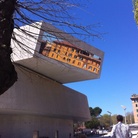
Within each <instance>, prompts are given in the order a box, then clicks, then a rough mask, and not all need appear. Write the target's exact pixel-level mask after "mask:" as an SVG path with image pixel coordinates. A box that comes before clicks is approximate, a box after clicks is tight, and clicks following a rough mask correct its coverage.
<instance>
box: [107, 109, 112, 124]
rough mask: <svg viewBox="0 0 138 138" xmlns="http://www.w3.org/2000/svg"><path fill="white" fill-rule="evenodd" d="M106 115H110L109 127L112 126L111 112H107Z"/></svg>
mask: <svg viewBox="0 0 138 138" xmlns="http://www.w3.org/2000/svg"><path fill="white" fill-rule="evenodd" d="M107 112H108V113H109V115H110V126H111V125H112V119H111V114H112V113H111V112H110V111H107Z"/></svg>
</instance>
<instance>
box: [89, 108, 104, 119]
mask: <svg viewBox="0 0 138 138" xmlns="http://www.w3.org/2000/svg"><path fill="white" fill-rule="evenodd" d="M89 110H90V115H91V116H95V117H97V116H98V115H100V114H101V112H102V109H101V108H100V107H95V108H92V107H89Z"/></svg>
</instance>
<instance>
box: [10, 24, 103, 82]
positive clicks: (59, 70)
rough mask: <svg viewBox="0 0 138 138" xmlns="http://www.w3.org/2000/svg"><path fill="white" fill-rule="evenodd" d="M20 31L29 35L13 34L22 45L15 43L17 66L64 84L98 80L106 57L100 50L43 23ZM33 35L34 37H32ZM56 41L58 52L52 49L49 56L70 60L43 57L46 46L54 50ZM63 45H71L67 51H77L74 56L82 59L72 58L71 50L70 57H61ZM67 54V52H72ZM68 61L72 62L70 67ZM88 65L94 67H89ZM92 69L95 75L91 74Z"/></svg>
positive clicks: (18, 32)
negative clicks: (74, 62)
mask: <svg viewBox="0 0 138 138" xmlns="http://www.w3.org/2000/svg"><path fill="white" fill-rule="evenodd" d="M21 29H23V30H26V31H27V33H28V34H26V33H24V31H21V30H17V29H15V30H14V32H15V35H16V39H17V40H18V41H19V42H18V43H17V42H16V41H12V47H13V53H14V54H13V57H12V58H13V60H14V62H15V63H18V64H20V65H22V66H25V67H26V68H29V69H31V70H33V71H35V72H37V73H40V74H42V75H44V76H46V77H49V78H51V79H53V80H55V81H57V82H59V83H61V84H64V83H70V82H77V81H83V80H90V79H97V78H99V77H100V74H101V70H102V64H103V56H104V53H103V52H102V51H101V50H99V49H97V48H95V47H93V46H91V45H88V44H86V43H85V42H83V41H81V40H78V39H76V38H74V37H73V36H71V35H69V34H67V33H65V32H62V31H60V30H59V29H57V28H55V27H53V26H52V25H50V24H47V23H44V22H38V23H34V24H31V25H26V26H23V27H21ZM32 32H33V37H31V35H29V34H31V33H32ZM55 41H57V42H58V45H57V44H56V46H55V47H57V49H56V50H55V49H53V51H52V49H51V51H50V52H51V53H52V52H53V53H54V54H55V56H58V57H63V58H67V57H68V59H66V60H63V59H60V58H52V56H45V55H44V54H43V53H44V52H43V53H42V51H44V50H45V49H44V48H45V47H44V44H45V45H46V43H47V45H51V47H52V46H53V43H54V42H55ZM63 41H64V42H66V43H68V47H69V46H70V47H71V48H74V50H75V51H74V53H75V52H79V53H78V54H79V55H77V57H71V58H70V57H69V54H70V55H71V54H72V53H71V50H70V53H67V54H68V55H67V54H66V57H65V52H64V55H63V54H62V53H63V51H64V50H65V48H60V49H59V47H60V46H62V47H63V46H65V45H62V44H60V45H59V42H60V43H61V42H63ZM22 48H23V49H22ZM68 49H69V48H68ZM54 50H55V51H54ZM59 50H62V51H60V52H61V53H60V54H59V53H58V51H59ZM77 50H78V51H77ZM66 51H67V52H68V51H69V50H66ZM81 52H83V53H81ZM84 52H85V53H84ZM74 56H76V55H74ZM82 58H83V59H82ZM88 58H89V60H88ZM69 60H72V61H71V62H70V63H69V62H68V61H69ZM73 60H74V61H76V62H77V63H78V64H79V63H80V64H81V66H80V67H78V66H74V65H75V64H74V65H73V64H71V63H72V62H73ZM83 60H85V61H83ZM86 60H87V61H86ZM86 64H87V65H86ZM89 64H92V65H91V66H90V65H89ZM88 65H89V66H88ZM86 66H88V69H87V70H86V69H84V68H86ZM90 69H91V70H93V71H89V70H90Z"/></svg>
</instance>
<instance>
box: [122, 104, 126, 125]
mask: <svg viewBox="0 0 138 138" xmlns="http://www.w3.org/2000/svg"><path fill="white" fill-rule="evenodd" d="M121 107H122V108H123V109H124V114H125V124H126V107H125V106H124V105H121Z"/></svg>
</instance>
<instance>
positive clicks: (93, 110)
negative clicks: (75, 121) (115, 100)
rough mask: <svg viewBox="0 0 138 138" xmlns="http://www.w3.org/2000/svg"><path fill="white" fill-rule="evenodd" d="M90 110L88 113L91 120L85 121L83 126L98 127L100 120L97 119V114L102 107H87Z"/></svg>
mask: <svg viewBox="0 0 138 138" xmlns="http://www.w3.org/2000/svg"><path fill="white" fill-rule="evenodd" d="M89 110H90V115H91V120H90V121H88V122H85V126H86V127H87V128H91V129H92V128H98V126H100V121H99V119H98V116H99V115H100V114H101V112H102V109H101V108H100V107H95V108H92V107H89Z"/></svg>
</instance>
